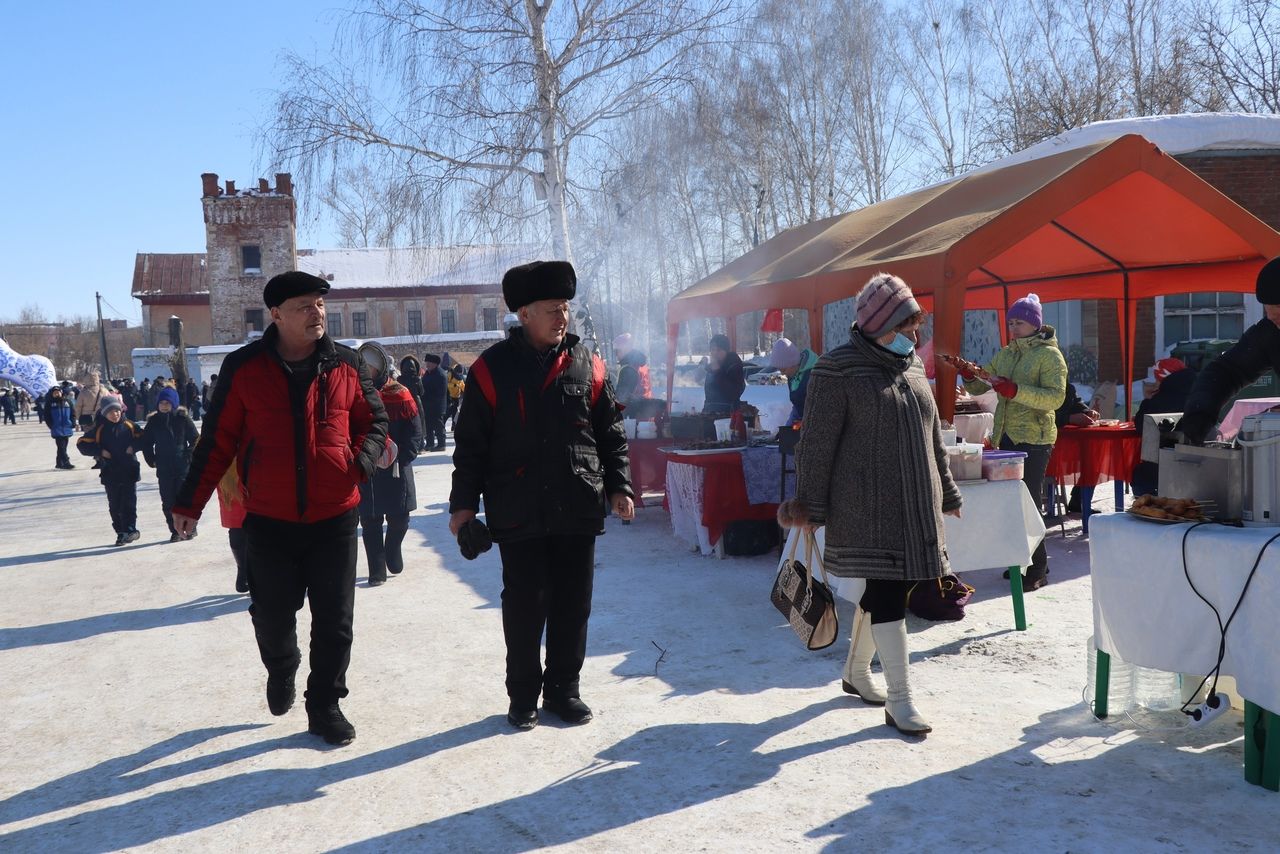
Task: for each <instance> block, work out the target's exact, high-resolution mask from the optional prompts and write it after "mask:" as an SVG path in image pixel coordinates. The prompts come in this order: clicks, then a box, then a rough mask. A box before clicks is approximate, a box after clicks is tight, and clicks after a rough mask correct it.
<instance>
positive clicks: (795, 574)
mask: <svg viewBox="0 0 1280 854" xmlns="http://www.w3.org/2000/svg"><path fill="white" fill-rule="evenodd" d="M801 537H802V538H803V539H804V541H805V544H804V551H805V563H807V564H808V566H806V565H805V563H801V562H800V561H798V560H796V547H797V546H798V545H800V538H797V539H796V541H795V542H793V543H792V544H791V553H790V554H789V555H787V559H786V560H784V561H783V562H782V567H781V568H780V569H779V570H778V577H777V578H775V579H774V581H773V592H772V593H771V594H770V595H769V599H770V601H772V602H773V606H774V607H775V608H777V609H778V611H780V612H781V613H782V616H784V617H786V618H787V622H788V623H790V625H791V628H792V630H793V631H794V632H795V633H796V635H797V636H798V637H799V638H800V640H802V641H804V645H805V647H806V648H807V649H812V650H818V649H826V648H827V647H829V646H831V644H833V643H835V640H836V636H837V635H838V634H840V622H839V618H838V617H837V616H836V602H835V598H834V597H833V596H832V595H831V589H830V587H828V586H827V584H825V583H823V582H825V581H826V578H827V570H826V567H825V566H823V565H822V555H821V554H820V549H818V548H817V542H816V539H815V537H814V535H813V532H812V531H804V532H803V533H802V534H801ZM814 563H816V564H817V565H818V569H819V570H820V571H821V572H822V578H823V581H816V580H815V579H814V577H813V571H812V570H811V569H810V568H809V567H811V566H813V564H814Z"/></svg>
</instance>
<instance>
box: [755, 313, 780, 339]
mask: <svg viewBox="0 0 1280 854" xmlns="http://www.w3.org/2000/svg"><path fill="white" fill-rule="evenodd" d="M760 331H761V332H777V333H779V334H781V332H782V309H780V308H771V309H769V310H768V311H766V312H765V313H764V323H761V324H760Z"/></svg>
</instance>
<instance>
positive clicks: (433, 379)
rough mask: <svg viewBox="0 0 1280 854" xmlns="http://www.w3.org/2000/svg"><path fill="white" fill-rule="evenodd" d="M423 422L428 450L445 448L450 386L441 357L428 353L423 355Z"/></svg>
mask: <svg viewBox="0 0 1280 854" xmlns="http://www.w3.org/2000/svg"><path fill="white" fill-rule="evenodd" d="M422 358H423V359H424V363H423V365H422V422H423V426H424V428H425V432H426V438H425V439H423V444H424V445H425V446H426V448H427V450H428V451H443V450H444V413H445V411H446V410H447V409H448V408H449V386H448V380H447V379H446V378H445V375H444V371H442V370H440V357H439V356H437V355H436V354H435V353H427V354H426V355H424V356H423V357H422Z"/></svg>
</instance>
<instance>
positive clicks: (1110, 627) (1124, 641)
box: [1089, 513, 1280, 711]
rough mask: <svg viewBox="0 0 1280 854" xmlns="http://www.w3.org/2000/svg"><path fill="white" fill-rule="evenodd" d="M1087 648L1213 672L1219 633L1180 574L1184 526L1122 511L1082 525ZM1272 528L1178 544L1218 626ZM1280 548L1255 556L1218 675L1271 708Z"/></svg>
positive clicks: (1279, 674)
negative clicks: (1088, 583) (1089, 620)
mask: <svg viewBox="0 0 1280 854" xmlns="http://www.w3.org/2000/svg"><path fill="white" fill-rule="evenodd" d="M1090 525H1091V527H1090V531H1089V540H1090V542H1089V550H1090V565H1091V575H1092V580H1093V633H1094V643H1095V644H1097V647H1098V649H1100V650H1102V651H1103V652H1108V653H1113V654H1116V655H1119V656H1120V658H1122V659H1124V660H1125V661H1127V662H1130V663H1132V664H1140V665H1142V666H1143V667H1153V668H1156V669H1157V670H1168V671H1171V672H1175V673H1194V674H1196V675H1198V676H1203V675H1204V674H1206V673H1208V672H1209V670H1211V669H1212V668H1213V665H1214V662H1215V661H1216V660H1217V655H1218V641H1219V638H1220V634H1219V631H1218V624H1217V621H1216V620H1215V619H1214V616H1213V612H1212V611H1211V610H1209V606H1208V605H1206V604H1205V603H1204V602H1202V601H1201V600H1200V599H1199V598H1197V597H1196V595H1195V593H1194V592H1192V590H1191V587H1190V585H1188V584H1187V579H1186V576H1185V575H1184V573H1183V569H1182V566H1183V565H1182V535H1183V532H1184V531H1186V529H1187V527H1188V526H1186V525H1157V524H1153V523H1148V522H1143V521H1141V520H1139V519H1135V518H1133V517H1132V516H1128V515H1126V514H1124V513H1108V514H1098V515H1096V516H1094V517H1093V518H1092V520H1091V521H1090ZM1276 534H1280V528H1226V527H1222V526H1218V525H1206V526H1204V527H1200V528H1196V529H1195V530H1194V531H1192V532H1191V534H1190V536H1189V537H1188V538H1187V566H1188V569H1189V570H1190V573H1191V578H1192V580H1193V581H1194V582H1195V584H1196V587H1197V588H1199V590H1200V592H1201V593H1202V594H1204V596H1205V598H1207V599H1208V600H1209V601H1210V602H1212V603H1213V604H1214V605H1215V606H1216V607H1217V609H1218V611H1219V612H1220V613H1221V614H1222V619H1223V620H1224V621H1225V620H1226V619H1227V616H1228V615H1229V614H1230V613H1231V609H1232V608H1233V607H1235V604H1236V600H1237V599H1238V598H1239V597H1240V591H1241V590H1242V589H1243V588H1244V583H1245V579H1246V578H1247V577H1248V575H1249V570H1250V569H1251V568H1252V567H1253V563H1254V561H1255V560H1256V559H1257V557H1258V552H1259V550H1261V549H1262V546H1263V544H1264V543H1265V542H1266V541H1267V540H1269V539H1270V538H1271V537H1273V536H1275V535H1276ZM1278 613H1280V541H1278V542H1276V543H1273V544H1272V545H1271V546H1270V547H1269V548H1268V549H1267V551H1266V554H1265V555H1264V556H1263V559H1262V563H1261V565H1260V566H1259V567H1258V571H1257V573H1256V574H1255V575H1254V578H1253V583H1252V584H1251V585H1250V587H1249V592H1248V593H1247V594H1246V595H1245V598H1244V602H1243V604H1241V606H1240V612H1239V613H1238V614H1236V618H1235V620H1234V621H1233V622H1232V623H1231V628H1230V629H1229V630H1228V633H1227V654H1226V658H1225V659H1224V660H1223V664H1222V672H1223V673H1224V674H1228V675H1231V676H1234V677H1235V680H1236V686H1237V688H1238V690H1239V692H1240V694H1241V695H1242V696H1243V697H1245V698H1246V699H1248V700H1252V701H1253V702H1255V703H1257V704H1258V705H1260V706H1263V707H1265V708H1267V709H1270V710H1271V711H1276V710H1280V651H1277V636H1278V633H1277V629H1276V622H1277V614H1278Z"/></svg>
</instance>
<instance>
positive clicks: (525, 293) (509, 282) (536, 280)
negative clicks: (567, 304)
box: [502, 261, 578, 311]
mask: <svg viewBox="0 0 1280 854" xmlns="http://www.w3.org/2000/svg"><path fill="white" fill-rule="evenodd" d="M577 292H578V275H577V273H575V272H573V265H572V264H570V263H569V262H568V261H534V262H532V263H530V264H521V265H520V266H519V267H512V268H511V269H510V270H508V271H507V272H506V274H505V275H504V276H503V277H502V298H503V299H504V300H506V301H507V309H508V310H509V311H519V310H520V309H521V308H523V307H524V306H526V305H528V304H529V303H531V302H537V301H538V300H544V299H563V300H570V299H573V296H574V294H576V293H577Z"/></svg>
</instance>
